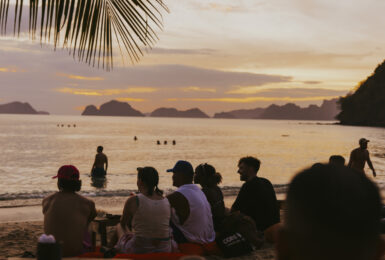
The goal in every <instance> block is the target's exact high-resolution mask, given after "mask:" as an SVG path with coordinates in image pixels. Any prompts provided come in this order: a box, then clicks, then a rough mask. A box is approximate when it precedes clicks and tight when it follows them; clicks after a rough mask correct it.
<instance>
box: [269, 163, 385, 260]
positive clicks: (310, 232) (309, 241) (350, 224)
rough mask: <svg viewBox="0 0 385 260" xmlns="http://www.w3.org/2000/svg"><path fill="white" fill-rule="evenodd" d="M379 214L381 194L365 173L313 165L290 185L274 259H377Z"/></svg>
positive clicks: (380, 247)
mask: <svg viewBox="0 0 385 260" xmlns="http://www.w3.org/2000/svg"><path fill="white" fill-rule="evenodd" d="M380 217H381V199H380V194H379V192H378V189H377V187H376V185H375V184H374V183H372V182H371V181H370V180H369V179H368V178H367V177H366V176H365V175H363V174H361V173H360V172H358V171H355V170H352V169H349V168H347V167H339V166H335V165H330V164H329V165H328V164H315V165H313V166H312V167H311V168H309V169H306V170H304V171H302V172H300V173H299V174H297V175H296V176H295V177H294V179H293V180H292V181H291V183H290V185H289V190H288V193H287V199H286V212H285V221H284V222H283V223H284V224H283V227H282V228H281V230H280V232H278V243H277V245H276V249H277V259H278V260H292V259H295V260H308V259H312V260H325V259H328V260H341V259H349V260H375V259H381V255H383V252H384V242H383V241H381V238H380Z"/></svg>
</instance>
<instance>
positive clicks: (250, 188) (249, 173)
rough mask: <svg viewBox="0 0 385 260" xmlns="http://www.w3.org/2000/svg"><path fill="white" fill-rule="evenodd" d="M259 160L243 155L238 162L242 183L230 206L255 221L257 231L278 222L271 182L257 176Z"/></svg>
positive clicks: (232, 209) (277, 209) (275, 199)
mask: <svg viewBox="0 0 385 260" xmlns="http://www.w3.org/2000/svg"><path fill="white" fill-rule="evenodd" d="M260 165H261V162H260V161H259V160H258V159H257V158H254V157H251V156H248V157H243V158H241V159H240V160H239V162H238V168H239V169H238V173H239V175H240V180H241V181H244V182H245V183H244V184H243V185H242V187H241V189H240V191H239V193H238V196H237V198H236V200H235V202H234V204H233V206H232V207H231V211H232V212H236V211H240V212H241V213H242V214H244V215H246V216H249V217H250V218H252V219H253V220H254V222H255V225H256V227H257V230H258V231H261V232H264V231H265V230H266V229H267V228H269V227H271V226H273V225H275V224H277V223H279V222H280V214H279V206H278V202H277V198H276V195H275V191H274V188H273V185H272V184H271V182H270V181H269V180H267V179H265V178H261V177H258V176H257V173H258V171H259V168H260Z"/></svg>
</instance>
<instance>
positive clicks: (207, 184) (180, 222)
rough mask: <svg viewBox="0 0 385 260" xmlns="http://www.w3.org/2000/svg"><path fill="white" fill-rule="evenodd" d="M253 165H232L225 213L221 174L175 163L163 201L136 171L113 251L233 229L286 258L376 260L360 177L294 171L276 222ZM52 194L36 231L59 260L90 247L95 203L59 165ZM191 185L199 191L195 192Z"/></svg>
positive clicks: (369, 185) (151, 176)
mask: <svg viewBox="0 0 385 260" xmlns="http://www.w3.org/2000/svg"><path fill="white" fill-rule="evenodd" d="M260 164H261V163H260V161H259V160H258V159H257V158H255V157H251V156H248V157H243V158H241V159H240V160H239V162H238V174H239V175H240V180H241V181H244V182H245V183H244V184H243V185H242V187H241V189H240V191H239V193H238V195H237V198H236V200H235V202H234V203H233V205H232V207H231V209H226V208H225V204H224V200H223V194H222V191H221V189H220V188H219V187H218V184H219V183H220V182H221V180H222V177H221V175H220V174H219V173H217V172H216V170H215V168H214V167H213V166H212V165H210V164H207V163H205V164H200V165H198V166H197V167H196V168H195V171H194V169H193V167H192V165H191V164H190V163H189V162H187V161H178V162H177V163H176V164H175V166H174V167H173V168H172V169H169V170H167V171H168V172H171V173H172V181H173V186H175V187H177V189H176V190H175V191H174V192H173V193H171V194H169V195H167V196H163V192H162V191H161V190H160V189H159V187H158V184H159V175H158V172H157V170H156V169H155V168H153V167H143V168H142V167H141V168H137V186H138V190H139V193H138V194H136V195H132V196H131V197H129V198H128V199H127V201H126V203H125V205H124V209H123V214H122V217H121V220H120V224H118V225H117V227H116V232H117V238H118V239H117V242H116V244H115V249H116V250H117V251H119V252H123V253H137V254H141V253H154V252H175V251H177V250H178V244H182V243H195V244H201V245H203V244H209V243H212V242H214V241H215V240H216V238H217V237H220V236H221V234H224V233H228V232H237V233H239V234H241V235H242V236H243V237H244V238H245V239H246V240H247V241H248V242H249V243H250V244H252V245H253V246H254V247H255V248H256V249H258V248H260V247H261V246H262V244H263V242H264V241H265V240H267V241H270V242H273V243H276V249H277V257H278V259H281V260H288V259H380V257H381V256H382V255H383V252H384V249H385V246H384V243H383V241H382V240H381V237H380V220H381V199H380V195H379V191H378V188H377V186H376V185H375V184H374V183H373V182H372V181H371V180H369V179H368V178H367V177H366V176H365V174H362V172H360V171H357V170H355V169H353V168H349V167H345V166H344V165H343V164H342V165H341V164H339V163H333V162H331V163H329V164H321V163H317V164H314V165H313V166H311V167H310V168H308V169H305V170H303V171H302V172H300V173H298V174H297V175H296V176H295V177H294V178H293V180H292V181H291V183H290V185H289V189H288V193H287V198H286V206H285V213H284V221H283V223H281V222H280V209H279V205H278V202H277V199H276V194H275V191H274V188H273V185H272V184H271V183H270V181H269V180H267V179H265V178H262V177H259V176H257V173H258V171H259V168H260ZM55 178H58V188H59V192H57V193H55V194H52V195H50V196H48V197H47V198H45V199H44V200H43V213H44V231H45V233H46V234H52V235H54V236H55V237H56V239H57V241H62V243H63V255H64V256H76V255H79V254H81V253H82V252H86V251H88V250H92V246H91V244H90V236H89V234H88V225H89V223H90V222H91V221H92V220H93V219H94V218H95V216H96V209H95V203H94V202H93V201H91V200H89V199H87V198H85V197H83V196H81V195H79V194H78V193H76V192H77V191H79V190H80V186H81V181H80V180H79V171H78V170H77V169H76V167H74V166H72V165H65V166H62V167H61V168H60V169H59V171H58V174H57V175H56V176H55ZM197 184H199V185H200V186H201V187H199V186H198V185H197Z"/></svg>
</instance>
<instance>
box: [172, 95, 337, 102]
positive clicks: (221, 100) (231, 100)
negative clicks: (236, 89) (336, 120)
mask: <svg viewBox="0 0 385 260" xmlns="http://www.w3.org/2000/svg"><path fill="white" fill-rule="evenodd" d="M336 97H337V96H319V97H297V98H293V97H246V98H169V99H167V101H198V102H224V103H252V102H257V101H270V102H274V101H286V102H296V101H320V100H324V99H332V98H336Z"/></svg>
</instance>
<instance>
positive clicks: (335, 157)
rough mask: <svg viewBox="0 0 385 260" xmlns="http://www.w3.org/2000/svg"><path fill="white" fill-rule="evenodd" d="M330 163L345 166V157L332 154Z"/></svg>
mask: <svg viewBox="0 0 385 260" xmlns="http://www.w3.org/2000/svg"><path fill="white" fill-rule="evenodd" d="M329 164H333V165H340V166H344V165H345V158H344V157H343V156H341V155H332V156H330V157H329Z"/></svg>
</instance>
